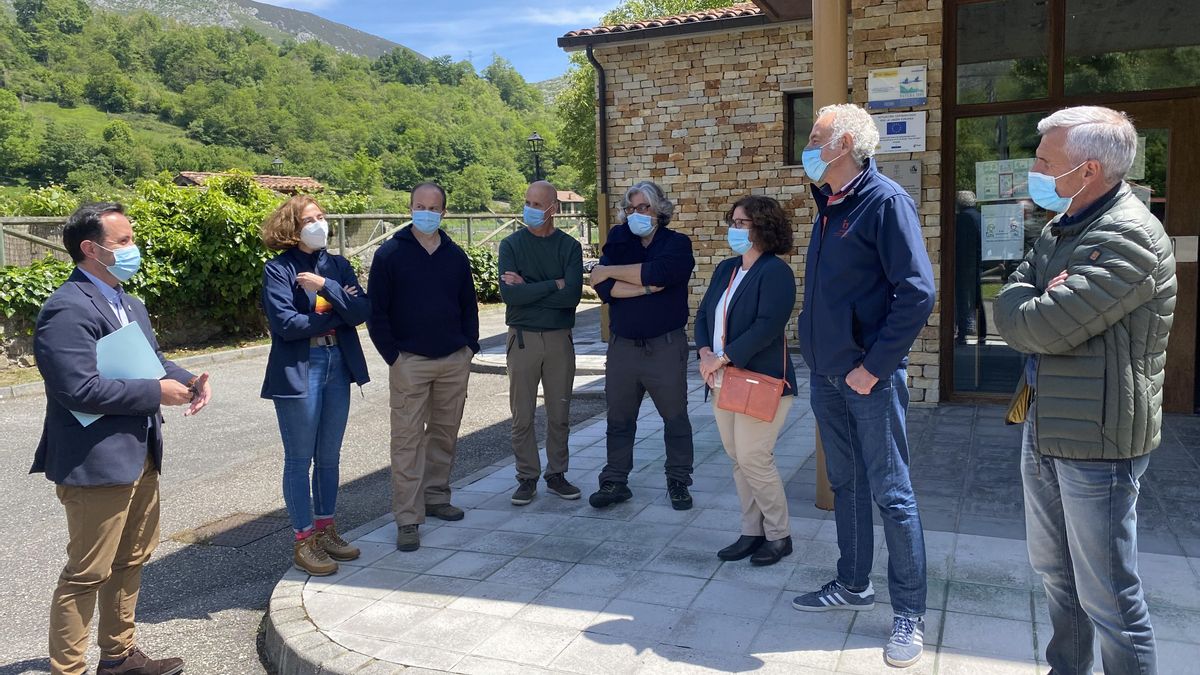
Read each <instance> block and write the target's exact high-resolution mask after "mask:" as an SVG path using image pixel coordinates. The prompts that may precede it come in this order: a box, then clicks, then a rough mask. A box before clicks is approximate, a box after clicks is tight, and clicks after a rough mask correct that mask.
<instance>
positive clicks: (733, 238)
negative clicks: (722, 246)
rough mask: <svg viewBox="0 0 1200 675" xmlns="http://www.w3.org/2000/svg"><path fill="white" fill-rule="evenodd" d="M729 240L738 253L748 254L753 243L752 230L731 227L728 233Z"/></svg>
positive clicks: (734, 250) (730, 245)
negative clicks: (751, 239) (751, 238)
mask: <svg viewBox="0 0 1200 675" xmlns="http://www.w3.org/2000/svg"><path fill="white" fill-rule="evenodd" d="M726 239H728V241H729V248H731V249H733V252H734V253H736V254H738V255H746V251H749V250H750V247H751V246H753V244H752V243H751V242H750V230H743V229H742V228H740V227H731V228H729V233H728V234H727V235H726Z"/></svg>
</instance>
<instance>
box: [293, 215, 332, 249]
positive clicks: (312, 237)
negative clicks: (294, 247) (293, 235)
mask: <svg viewBox="0 0 1200 675" xmlns="http://www.w3.org/2000/svg"><path fill="white" fill-rule="evenodd" d="M300 242H301V243H302V244H304V245H305V246H307V247H309V248H315V249H322V248H325V247H326V246H327V245H328V244H329V223H327V222H325V219H324V218H322V219H320V220H318V221H315V222H312V223H309V224H308V225H305V226H304V229H302V230H300Z"/></svg>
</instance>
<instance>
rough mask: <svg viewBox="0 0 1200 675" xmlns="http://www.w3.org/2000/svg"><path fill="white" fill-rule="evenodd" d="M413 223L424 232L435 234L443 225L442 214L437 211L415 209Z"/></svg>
mask: <svg viewBox="0 0 1200 675" xmlns="http://www.w3.org/2000/svg"><path fill="white" fill-rule="evenodd" d="M412 223H413V227H415V228H417V230H419V231H420V232H421V233H422V234H433V233H434V232H437V229H438V228H439V227H441V226H442V214H440V213H438V212H437V211H413V214H412Z"/></svg>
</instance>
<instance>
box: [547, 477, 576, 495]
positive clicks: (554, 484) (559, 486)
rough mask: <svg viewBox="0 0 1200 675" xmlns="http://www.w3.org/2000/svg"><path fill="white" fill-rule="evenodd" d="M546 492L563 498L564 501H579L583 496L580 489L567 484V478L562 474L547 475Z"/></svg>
mask: <svg viewBox="0 0 1200 675" xmlns="http://www.w3.org/2000/svg"><path fill="white" fill-rule="evenodd" d="M546 491H547V492H553V493H554V494H556V495H558V496H559V497H562V498H563V499H579V495H580V494H581V493H580V491H579V488H577V487H575V486H574V485H571V484H570V483H568V482H567V477H566V476H564V475H562V474H561V473H548V474H546Z"/></svg>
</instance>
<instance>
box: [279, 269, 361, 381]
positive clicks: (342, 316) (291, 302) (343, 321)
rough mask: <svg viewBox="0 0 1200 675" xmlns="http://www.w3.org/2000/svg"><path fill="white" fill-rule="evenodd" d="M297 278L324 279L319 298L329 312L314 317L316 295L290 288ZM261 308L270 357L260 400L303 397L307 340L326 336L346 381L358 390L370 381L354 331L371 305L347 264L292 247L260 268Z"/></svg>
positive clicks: (298, 287)
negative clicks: (332, 336) (331, 337)
mask: <svg viewBox="0 0 1200 675" xmlns="http://www.w3.org/2000/svg"><path fill="white" fill-rule="evenodd" d="M314 261H315V263H316V264H315V265H314V264H313V263H314ZM301 272H314V273H316V274H319V275H321V276H323V277H325V288H323V289H321V296H322V297H324V298H325V299H326V300H328V301H329V304H331V305H333V311H332V312H328V313H325V314H317V312H316V311H315V310H316V303H317V294H316V293H310V292H308V291H306V290H304V289H303V288H301V287H300V286H299V285H298V284H297V283H296V276H297V275H299V274H300V273H301ZM343 286H353V287H354V288H356V289H358V293H357V294H356V295H350V294H349V293H347V292H346V289H344V288H342V287H343ZM262 305H263V311H264V312H266V314H267V323H268V324H269V325H270V327H271V354H270V356H268V357H267V374H266V376H265V377H264V378H263V385H262V392H261V393H260V396H262V398H304V397H305V396H307V395H308V350H309V342H308V341H309V338H313V337H316V336H318V335H322V334H324V333H328V332H329V331H331V330H334V331H336V333H337V341H338V344H337V346H338V348H339V349H341V350H342V360H343V361H344V362H345V364H346V368H347V369H348V370H349V371H350V379H351V380H353V381H354V382H355V383H356V384H358V385H359V386H362V385H364V384H366V383H367V382H369V381H370V380H371V378H370V376H369V375H368V374H367V359H366V358H365V357H364V356H363V350H362V345H361V344H360V343H359V341H358V330H357V329H356V328H355V326H357V325H359V324H360V323H362V322H364V321H366V320H367V316H369V315H370V313H371V302H370V300H367V293H366V291H364V290H363V289H362V286H359V285H358V277H357V276H355V274H354V269H353V268H352V267H350V262H349V261H348V260H346V259H345V258H343V257H342V256H340V255H332V254H330V253H327V252H326V251H325V250H324V249H322V250H320V251H318V252H317V253H316V254H311V253H305V252H304V251H301V250H300V249H299V248H298V247H293V248H289V249H288V250H286V251H284V252H283V253H280V254H279V255H277V256H275V257H274V258H273V259H271V260H270V261H268V262H267V265H266V267H264V268H263V289H262Z"/></svg>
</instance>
